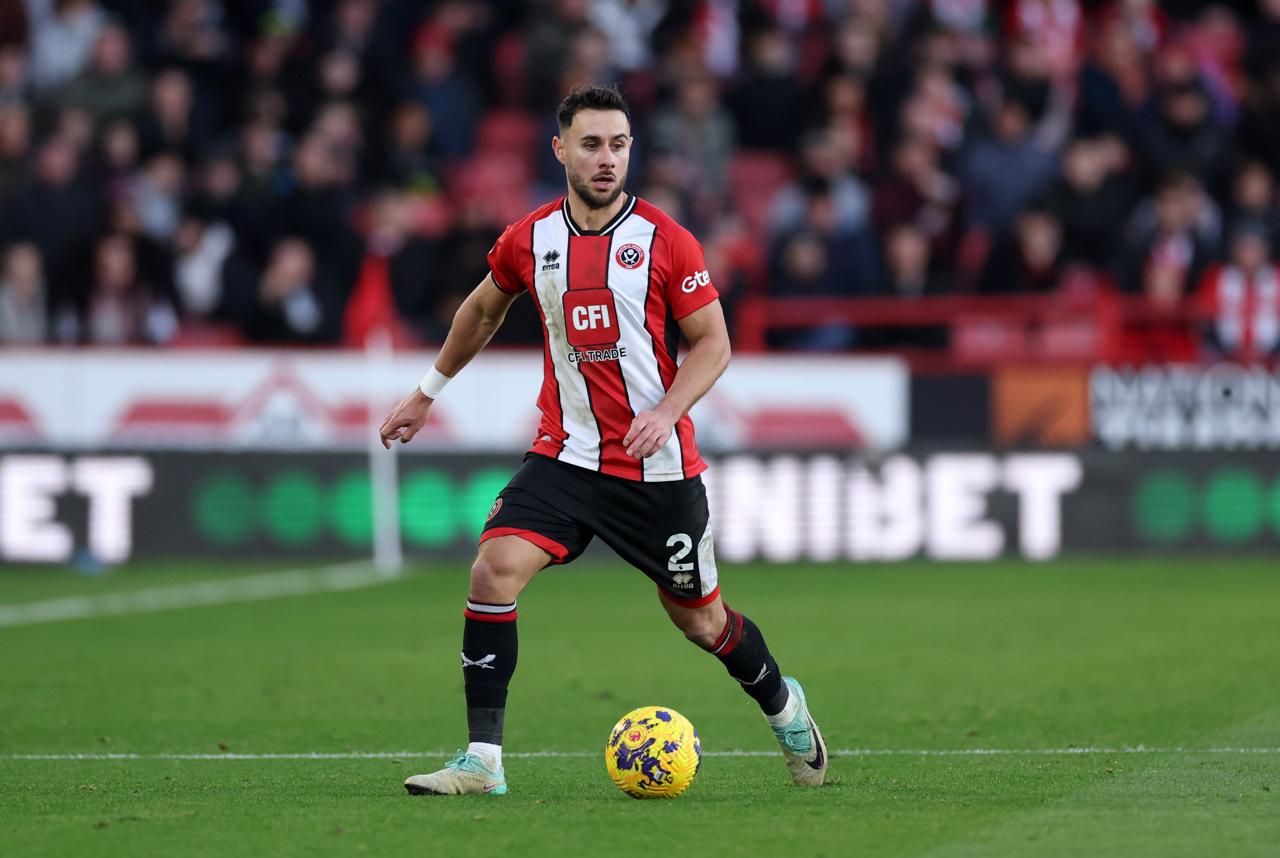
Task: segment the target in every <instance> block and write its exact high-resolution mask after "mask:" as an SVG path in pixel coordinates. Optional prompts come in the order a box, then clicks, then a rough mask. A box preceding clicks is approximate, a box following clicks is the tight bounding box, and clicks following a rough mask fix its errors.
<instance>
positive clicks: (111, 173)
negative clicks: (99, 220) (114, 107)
mask: <svg viewBox="0 0 1280 858" xmlns="http://www.w3.org/2000/svg"><path fill="white" fill-rule="evenodd" d="M140 151H141V147H140V145H139V143H138V129H137V126H135V125H134V124H133V122H132V121H130V120H129V119H126V118H124V117H121V118H119V119H113V120H111V121H110V122H108V123H107V124H106V125H104V126H102V128H101V131H100V133H99V135H98V147H97V157H96V162H97V163H96V165H95V166H96V168H97V170H96V178H97V180H98V181H100V182H101V183H102V188H103V191H104V192H105V195H106V197H107V199H109V200H118V199H122V198H126V197H128V196H129V195H130V194H131V193H132V192H133V186H134V184H135V182H136V180H137V175H136V174H137V171H138V159H139V155H140Z"/></svg>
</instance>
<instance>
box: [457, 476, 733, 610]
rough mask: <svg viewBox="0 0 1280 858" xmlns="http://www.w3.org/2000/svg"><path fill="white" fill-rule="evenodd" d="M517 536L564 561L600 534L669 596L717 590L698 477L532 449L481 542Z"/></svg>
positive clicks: (692, 603) (691, 602)
mask: <svg viewBox="0 0 1280 858" xmlns="http://www.w3.org/2000/svg"><path fill="white" fill-rule="evenodd" d="M496 536H519V537H522V538H524V539H526V540H528V541H529V542H532V543H533V544H534V545H536V546H538V547H539V548H541V549H542V550H544V551H546V552H547V553H548V554H550V555H551V557H552V562H554V563H569V562H571V561H572V560H574V559H576V558H577V557H578V555H580V554H582V552H583V551H584V550H586V547H587V545H588V544H589V543H590V542H591V538H592V537H593V536H599V537H600V538H601V539H602V540H603V541H604V543H605V544H606V545H608V546H609V547H610V548H612V549H613V550H614V551H616V552H617V553H618V556H619V557H621V558H622V559H623V560H625V561H627V562H628V563H630V564H631V565H632V566H634V567H636V568H637V569H639V570H640V571H641V572H643V573H644V574H646V575H648V576H649V577H650V578H652V579H653V580H654V581H655V582H656V583H657V585H658V587H659V588H660V589H661V590H662V592H663V594H664V595H665V596H666V597H667V598H668V599H669V600H671V601H672V602H675V603H676V604H678V605H684V606H685V607H690V608H698V607H701V606H703V605H706V604H709V603H711V602H712V601H714V600H715V598H716V596H717V595H719V587H718V585H717V577H716V560H715V549H714V546H713V543H712V539H711V525H710V523H709V520H708V511H707V491H706V488H705V487H704V486H703V484H702V477H690V478H689V479H687V480H671V481H669V482H656V483H644V482H640V481H638V480H627V479H623V478H622V477H614V476H611V475H609V474H601V473H599V472H598V471H589V470H587V469H586V468H579V467H578V466H576V465H568V464H565V463H564V462H558V461H556V460H555V459H551V458H549V457H547V456H543V455H541V454H538V453H529V454H528V455H526V456H525V458H524V464H523V465H521V467H520V470H519V471H517V472H516V475H515V476H514V477H512V478H511V482H509V483H508V484H507V487H506V488H505V489H503V490H502V492H501V493H500V494H499V495H498V499H497V500H496V501H494V504H493V509H492V510H491V511H490V512H489V520H488V521H486V522H485V526H484V533H482V534H481V535H480V541H481V542H484V541H485V540H486V539H493V538H494V537H496Z"/></svg>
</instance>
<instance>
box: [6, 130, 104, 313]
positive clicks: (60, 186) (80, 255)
mask: <svg viewBox="0 0 1280 858" xmlns="http://www.w3.org/2000/svg"><path fill="white" fill-rule="evenodd" d="M34 173H35V175H34V176H31V177H30V178H29V179H28V180H26V181H25V182H24V183H23V184H22V185H21V186H20V187H18V188H17V189H16V190H15V191H14V193H13V194H12V195H11V197H10V199H9V202H8V205H6V206H5V211H4V213H3V214H4V223H5V226H4V230H3V233H4V236H5V237H7V238H8V239H10V240H18V241H31V242H33V243H34V244H35V245H36V246H37V247H38V248H40V256H41V258H42V259H43V260H44V263H45V278H46V283H47V285H48V289H49V302H50V306H51V307H52V308H54V310H55V312H56V311H59V310H62V309H67V308H78V307H80V306H82V303H83V298H84V292H83V283H84V279H85V277H86V275H87V272H86V271H85V270H84V265H83V260H84V258H85V256H87V255H88V253H89V251H90V247H91V243H92V241H93V238H94V236H95V234H96V232H97V231H98V229H100V227H101V224H102V221H103V216H104V213H103V207H102V199H101V197H100V195H99V192H98V189H97V187H96V186H94V185H92V184H91V183H89V182H88V181H86V180H85V179H83V178H82V177H81V176H80V164H79V156H78V155H77V154H76V149H75V147H74V146H73V145H71V144H70V143H68V142H67V141H65V140H62V139H61V138H58V137H53V138H51V139H49V140H46V141H45V142H44V143H43V144H41V145H40V147H39V149H38V151H37V153H36V159H35V171H34Z"/></svg>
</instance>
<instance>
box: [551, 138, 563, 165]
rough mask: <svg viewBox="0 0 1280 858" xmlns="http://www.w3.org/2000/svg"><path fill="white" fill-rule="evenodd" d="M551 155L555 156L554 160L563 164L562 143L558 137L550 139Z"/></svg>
mask: <svg viewBox="0 0 1280 858" xmlns="http://www.w3.org/2000/svg"><path fill="white" fill-rule="evenodd" d="M551 154H552V155H555V156H556V160H557V161H559V162H560V163H561V164H563V163H564V141H562V140H561V139H560V138H559V137H558V136H556V137H552V138H551Z"/></svg>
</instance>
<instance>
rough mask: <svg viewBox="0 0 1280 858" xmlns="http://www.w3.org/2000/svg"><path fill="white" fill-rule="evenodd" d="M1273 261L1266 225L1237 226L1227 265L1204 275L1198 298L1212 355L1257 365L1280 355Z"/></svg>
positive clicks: (1279, 295) (1278, 274)
mask: <svg viewBox="0 0 1280 858" xmlns="http://www.w3.org/2000/svg"><path fill="white" fill-rule="evenodd" d="M1273 260H1274V256H1273V254H1272V250H1271V245H1270V235H1269V228H1268V226H1267V225H1266V224H1264V223H1261V222H1257V221H1243V222H1241V223H1239V224H1237V225H1236V227H1235V230H1234V231H1233V232H1232V235H1231V241H1230V252H1229V257H1228V260H1227V262H1226V263H1225V264H1222V265H1216V266H1214V267H1213V268H1210V269H1209V271H1207V272H1206V273H1205V276H1204V279H1203V280H1202V281H1201V282H1200V288H1199V290H1198V291H1197V294H1196V303H1197V304H1198V305H1199V308H1200V309H1201V311H1202V312H1203V313H1204V315H1205V316H1206V321H1205V322H1204V323H1203V328H1202V329H1203V332H1204V340H1203V342H1204V346H1205V350H1206V352H1207V353H1208V356H1209V357H1211V358H1213V359H1219V360H1221V359H1226V360H1234V361H1239V362H1242V363H1252V362H1254V361H1258V360H1269V359H1272V358H1274V357H1275V356H1276V355H1277V353H1280V269H1278V268H1277V266H1276V264H1275V262H1274V261H1273Z"/></svg>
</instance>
